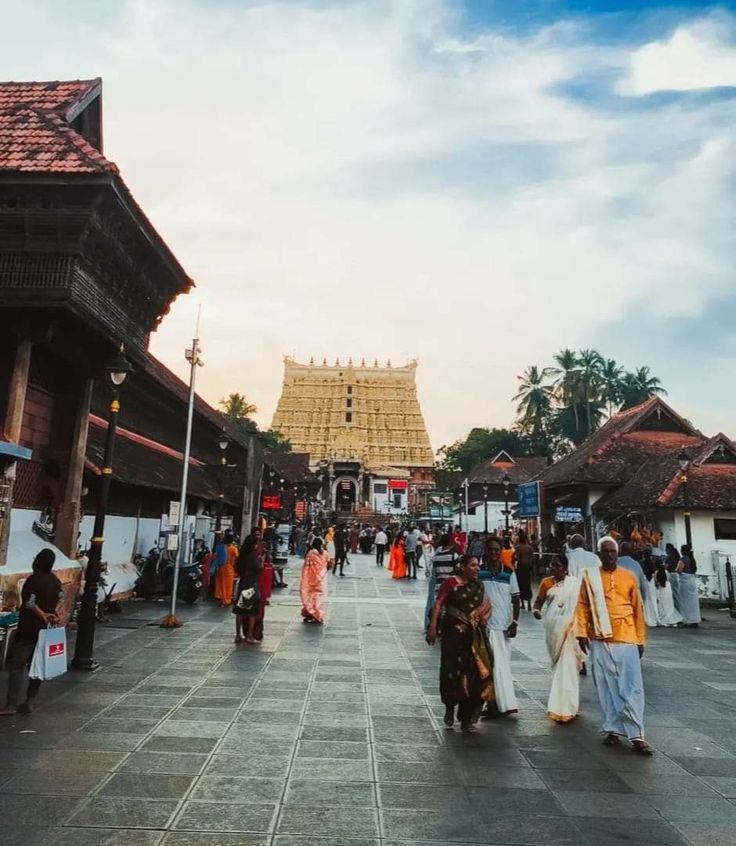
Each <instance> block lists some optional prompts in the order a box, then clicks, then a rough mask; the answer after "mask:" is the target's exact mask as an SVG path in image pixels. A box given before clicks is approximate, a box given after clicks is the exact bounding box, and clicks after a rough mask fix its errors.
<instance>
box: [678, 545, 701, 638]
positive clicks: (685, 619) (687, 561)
mask: <svg viewBox="0 0 736 846" xmlns="http://www.w3.org/2000/svg"><path fill="white" fill-rule="evenodd" d="M697 570H698V567H697V564H696V563H695V556H694V555H693V551H692V550H691V549H690V547H689V546H687V545H683V546H682V548H681V549H680V561H679V563H678V565H677V572H678V574H679V577H680V614H682V625H683V626H687V628H691V629H694V628H697V626H698V625H700V600H699V598H698V583H697V580H696V578H695V573H696V572H697Z"/></svg>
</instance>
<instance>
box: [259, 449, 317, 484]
mask: <svg viewBox="0 0 736 846" xmlns="http://www.w3.org/2000/svg"><path fill="white" fill-rule="evenodd" d="M266 463H267V464H271V465H273V468H274V470H276V472H277V473H281V475H282V476H283V477H284V478H285V479H286V480H287V481H289V482H291V483H292V484H295V483H297V482H315V481H317V477H316V476H315V475H314V473H312V472H310V470H309V453H308V452H272V453H271V454H270V455H269V456H268V457H267V458H266Z"/></svg>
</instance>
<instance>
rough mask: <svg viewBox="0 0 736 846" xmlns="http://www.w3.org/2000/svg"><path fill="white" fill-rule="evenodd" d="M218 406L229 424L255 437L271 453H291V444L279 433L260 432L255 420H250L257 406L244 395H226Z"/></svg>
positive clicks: (273, 431) (268, 430)
mask: <svg viewBox="0 0 736 846" xmlns="http://www.w3.org/2000/svg"><path fill="white" fill-rule="evenodd" d="M218 405H219V406H220V408H221V409H222V413H223V415H224V416H225V417H226V418H227V419H228V420H229V421H230V423H232V424H233V425H234V426H237V427H238V428H239V429H240V430H241V431H242V432H244V433H246V434H249V435H255V436H256V437H257V438H258V439H259V440H260V441H261V443H262V444H263V445H264V446H265V447H266V449H268V450H270V451H271V452H291V444H290V443H289V441H288V440H287V439H286V438H285V437H284V436H283V435H282V434H281V433H280V432H277V431H276V430H275V429H267V430H265V431H262V430H261V429H259V428H258V424H257V423H256V422H255V420H251V415H252V414H255V413H256V412H257V411H258V406H257V405H254V404H253V403H251V402H248V399H247V397H246V396H245V394H240V393H237V392H236V393H232V394H228V395H227V396H226V397H224V398H223V399H221V400H220V401H219V403H218Z"/></svg>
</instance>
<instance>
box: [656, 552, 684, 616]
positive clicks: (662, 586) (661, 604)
mask: <svg viewBox="0 0 736 846" xmlns="http://www.w3.org/2000/svg"><path fill="white" fill-rule="evenodd" d="M671 578H672V574H671V573H668V572H667V568H666V567H665V566H664V564H660V565H659V566H658V567H657V569H656V571H655V574H654V587H655V590H656V592H657V620H658V621H659V625H660V626H668V627H674V626H679V625H680V623H681V622H682V614H680V612H679V611H678V610H677V608H675V601H674V599H673V597H672V585H671V584H670V579H671Z"/></svg>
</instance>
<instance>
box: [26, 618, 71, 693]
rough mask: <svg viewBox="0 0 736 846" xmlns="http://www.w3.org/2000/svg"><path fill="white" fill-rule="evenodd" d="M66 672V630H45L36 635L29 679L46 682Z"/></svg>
mask: <svg viewBox="0 0 736 846" xmlns="http://www.w3.org/2000/svg"><path fill="white" fill-rule="evenodd" d="M65 672H66V629H63V628H56V629H53V628H47V629H41V631H40V632H39V633H38V641H37V642H36V648H35V649H34V650H33V658H32V659H31V668H30V670H29V672H28V676H29V678H32V679H39V680H40V681H48V680H49V679H55V678H56V677H57V676H62V675H64V673H65Z"/></svg>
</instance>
